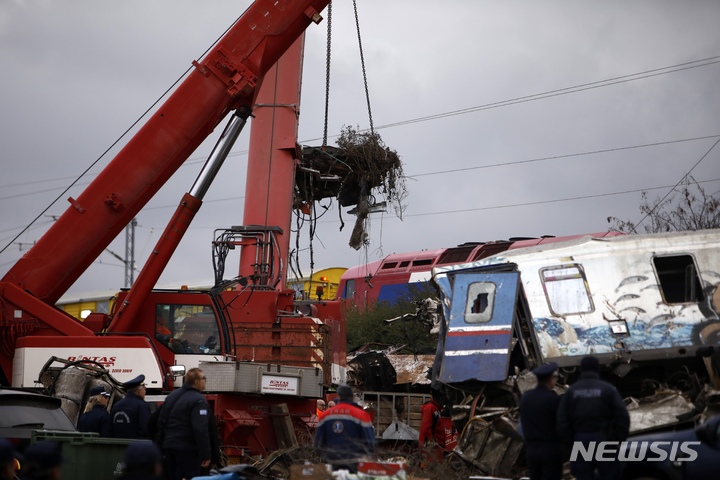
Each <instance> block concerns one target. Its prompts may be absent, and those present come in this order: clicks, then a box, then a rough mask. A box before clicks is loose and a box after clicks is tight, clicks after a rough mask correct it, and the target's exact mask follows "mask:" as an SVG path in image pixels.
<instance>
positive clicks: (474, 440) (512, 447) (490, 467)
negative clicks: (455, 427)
mask: <svg viewBox="0 0 720 480" xmlns="http://www.w3.org/2000/svg"><path fill="white" fill-rule="evenodd" d="M523 446H524V444H523V441H522V437H521V436H520V434H519V433H518V432H517V425H516V424H515V423H514V422H513V421H511V420H509V419H508V418H506V416H501V417H499V418H496V419H495V420H493V421H488V420H485V419H483V418H480V417H475V418H473V419H471V420H470V422H469V423H468V424H467V426H466V427H465V429H464V430H463V435H462V438H461V439H460V443H459V445H458V447H457V448H456V449H455V452H456V453H458V454H459V455H460V457H462V458H463V459H464V460H465V461H467V462H470V463H472V464H473V465H475V466H477V467H478V468H480V469H481V470H482V471H483V472H484V473H486V474H488V475H499V476H504V477H505V476H507V477H511V476H513V475H514V474H515V473H517V471H518V470H520V468H519V467H518V461H519V460H520V458H521V453H522V451H523Z"/></svg>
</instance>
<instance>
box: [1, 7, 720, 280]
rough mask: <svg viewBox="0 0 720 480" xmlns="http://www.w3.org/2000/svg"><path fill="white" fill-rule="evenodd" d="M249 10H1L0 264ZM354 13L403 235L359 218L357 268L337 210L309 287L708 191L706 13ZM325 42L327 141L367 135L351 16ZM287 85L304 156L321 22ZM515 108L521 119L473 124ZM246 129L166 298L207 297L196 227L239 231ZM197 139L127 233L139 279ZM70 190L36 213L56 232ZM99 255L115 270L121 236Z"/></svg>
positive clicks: (339, 18)
mask: <svg viewBox="0 0 720 480" xmlns="http://www.w3.org/2000/svg"><path fill="white" fill-rule="evenodd" d="M249 3H250V2H248V1H239V0H205V1H202V2H198V1H189V0H154V1H147V0H143V1H141V0H123V1H121V2H120V1H115V2H107V1H97V0H66V1H63V2H58V1H48V0H0V64H2V65H3V68H2V69H0V85H1V86H2V88H0V104H1V105H2V120H3V122H2V129H0V145H2V150H1V151H0V152H1V153H0V165H1V167H0V168H1V170H0V172H1V173H2V174H1V175H0V209H2V215H0V248H2V247H4V246H5V245H6V244H7V243H8V242H10V241H11V240H12V239H13V237H15V236H16V235H17V234H18V232H20V231H21V230H22V228H24V227H25V225H27V224H28V223H29V222H30V221H31V220H33V219H34V218H35V217H36V216H37V215H39V214H40V212H42V211H43V209H44V208H45V207H46V206H47V205H48V204H49V203H50V202H52V201H53V200H54V199H55V198H56V197H57V196H58V195H60V193H61V192H62V190H63V188H64V187H65V186H67V185H68V184H69V183H70V182H72V180H73V179H74V178H75V177H76V176H77V175H78V174H80V173H81V172H82V171H83V170H85V169H86V168H87V167H88V166H89V165H90V164H91V163H92V162H93V161H94V160H95V159H96V158H97V157H98V156H99V155H100V154H101V153H102V152H103V151H104V150H105V149H106V148H107V147H108V146H110V145H111V144H112V142H113V141H115V139H116V138H117V137H119V136H120V134H121V133H122V132H123V131H124V130H125V129H126V128H127V127H128V126H130V125H131V124H132V122H133V121H135V119H136V118H137V117H138V116H139V115H140V114H141V113H142V112H143V111H145V109H147V108H148V107H149V106H150V105H151V104H152V102H154V101H155V100H156V99H157V98H158V97H159V96H160V95H161V94H162V93H163V92H164V91H165V90H166V89H167V88H168V87H169V86H170V85H171V84H172V83H173V82H174V81H175V80H176V79H177V78H178V77H179V76H180V75H182V73H183V72H184V71H185V70H186V69H187V68H188V67H189V66H190V64H191V61H192V60H194V59H198V58H200V57H201V55H202V53H203V52H204V51H205V50H206V49H207V48H208V47H209V46H210V45H211V44H212V42H213V41H214V40H216V39H217V38H218V37H219V36H220V35H221V34H222V32H223V31H224V30H225V29H226V28H227V27H228V26H229V25H230V24H231V22H232V21H233V20H234V19H235V18H236V17H237V16H238V15H240V13H242V11H243V10H244V9H245V8H247V6H248V5H249ZM357 4H358V12H359V16H360V27H361V31H362V42H363V50H364V54H365V63H366V70H367V78H368V84H369V91H370V100H371V104H372V114H373V120H374V125H375V127H376V128H377V129H378V132H379V133H380V134H381V135H382V138H383V140H384V141H385V143H386V144H387V145H388V146H389V147H390V148H392V149H394V150H396V151H397V152H398V154H399V155H400V156H401V158H402V160H403V162H404V169H405V173H406V175H407V176H408V177H409V178H408V180H407V187H408V190H409V196H408V198H407V199H406V203H407V209H406V211H405V217H404V220H403V221H400V220H398V219H397V218H396V217H395V216H394V215H393V214H392V213H389V214H385V215H377V214H376V215H374V216H373V218H372V222H371V230H370V234H371V242H372V243H371V245H370V246H369V247H368V249H367V250H364V249H363V250H361V251H359V252H357V251H355V250H352V249H351V248H350V247H348V239H349V236H350V231H351V229H352V218H351V217H350V216H348V215H347V214H345V215H344V218H345V221H346V227H345V229H344V230H343V231H342V232H340V231H339V226H340V223H339V221H338V215H337V212H336V211H335V209H334V208H335V206H334V205H333V208H332V210H331V211H330V212H329V213H328V214H327V215H326V216H324V217H323V218H322V219H321V220H320V221H319V224H318V231H317V236H316V240H315V244H314V251H315V268H316V269H320V268H325V267H332V266H343V267H350V266H355V265H359V264H361V263H364V262H366V261H374V260H377V259H379V258H381V257H382V256H384V255H387V254H390V253H399V252H407V251H415V250H421V249H436V248H441V247H447V246H452V245H456V244H459V243H463V242H467V241H484V240H497V239H504V238H508V237H512V236H538V235H558V236H559V235H570V234H576V233H587V232H597V231H604V230H606V229H607V228H608V223H607V221H606V218H607V217H608V216H617V217H620V218H625V219H630V220H634V221H637V220H639V219H640V214H639V210H638V206H639V204H640V191H641V190H650V193H649V195H650V198H655V197H659V196H662V195H664V194H665V193H666V192H667V190H668V187H667V186H670V185H674V184H676V183H677V182H678V181H679V180H680V179H681V178H682V177H683V176H684V175H685V174H686V173H688V172H689V171H690V170H691V169H692V175H693V176H694V178H695V179H696V180H698V181H700V182H706V183H703V186H704V187H705V188H706V189H707V190H708V192H709V193H714V192H717V191H718V190H719V189H720V180H718V179H720V147H717V148H715V149H712V146H713V144H715V143H716V142H717V141H718V139H719V138H720V91H719V89H718V85H720V63H718V62H719V61H720V29H718V28H717V23H718V19H720V2H718V1H716V0H704V1H703V0H690V1H687V2H677V1H670V0H645V1H616V0H611V1H603V2H597V1H595V2H590V1H575V0H573V1H570V0H567V1H532V2H530V1H513V0H510V1H500V0H497V1H480V0H472V1H471V0H464V1H449V0H446V1H443V2H438V1H435V2H431V1H427V0H414V1H410V0H392V1H387V0H386V1H382V2H381V1H377V0H358V1H357ZM333 33H334V40H333V52H332V59H333V63H332V76H331V78H332V85H331V96H330V128H329V131H330V134H331V135H335V134H337V133H339V131H340V129H341V127H342V126H343V125H355V126H358V127H360V128H367V127H368V125H369V123H368V114H367V108H366V102H365V93H364V90H363V78H362V72H361V68H360V61H359V53H358V46H357V34H356V32H355V22H354V17H353V9H352V2H349V1H337V2H335V5H334V11H333ZM703 60H704V61H703ZM607 80H610V81H608V82H605V81H607ZM595 82H603V83H595ZM577 86H583V87H582V88H577V89H571V90H565V89H568V88H570V87H577ZM302 88H303V90H302V92H303V96H302V105H301V115H300V134H299V141H300V142H301V143H304V144H310V145H319V144H320V143H321V141H320V140H319V139H320V138H321V137H322V128H323V106H324V94H325V25H324V24H321V25H319V26H316V25H313V26H311V27H310V29H309V31H308V34H307V38H306V45H305V65H304V74H303V87H302ZM549 92H554V93H550V94H547V93H549ZM543 94H547V95H543ZM533 95H539V97H537V98H535V97H531V99H527V98H526V97H529V96H533ZM515 99H526V100H532V101H521V102H508V103H509V104H501V105H500V106H497V107H496V108H483V107H484V106H492V105H494V104H496V103H497V102H507V101H511V100H515ZM463 110H467V111H466V112H465V113H462V114H460V113H452V112H458V111H463ZM443 114H447V115H443ZM434 116H440V118H430V119H425V117H434ZM423 119H424V120H423ZM248 132H249V129H246V131H245V132H244V133H243V134H242V136H241V138H240V139H239V141H238V142H237V144H236V146H235V149H234V151H233V154H231V157H230V158H229V159H228V162H226V165H225V166H224V167H223V171H222V174H221V176H220V177H221V178H220V179H219V180H218V182H217V183H216V184H214V185H213V186H212V187H211V189H210V191H209V193H208V195H207V196H206V197H205V204H204V206H203V208H202V209H201V211H200V212H199V214H198V216H197V217H196V220H195V223H194V225H193V226H192V227H191V229H190V231H189V233H188V235H187V237H186V238H185V239H184V240H183V242H182V243H181V245H180V248H179V249H178V251H177V253H176V255H175V257H174V259H173V261H172V262H171V263H170V265H169V266H168V269H167V270H166V272H165V274H164V275H163V277H162V278H161V280H160V284H161V285H178V284H181V283H191V284H197V283H209V282H210V281H211V278H212V262H211V251H210V242H211V240H212V234H213V230H214V229H215V228H218V227H226V226H230V225H238V224H242V212H243V201H244V199H243V194H244V188H245V168H246V164H247V155H246V153H245V152H246V150H247V139H248ZM214 141H215V139H214V138H211V139H209V141H207V142H206V143H204V144H203V145H202V146H201V147H200V148H199V149H198V151H197V152H195V154H193V155H192V156H191V158H190V160H189V161H188V162H187V165H186V166H184V167H182V168H181V169H180V170H179V171H178V173H177V174H176V175H175V176H174V177H173V178H172V179H171V180H170V182H169V183H168V184H167V185H166V186H165V187H164V188H163V189H162V190H161V192H160V193H159V194H158V195H157V196H156V197H155V198H154V199H153V200H152V201H151V202H150V203H149V204H148V206H147V207H146V208H145V209H143V210H142V211H141V212H140V214H139V215H138V217H137V219H138V222H139V227H138V229H137V239H136V258H137V262H138V264H139V265H138V267H141V266H142V263H144V261H145V259H146V258H147V256H148V254H149V252H150V249H151V248H152V246H153V245H154V244H155V242H156V241H157V239H158V236H159V233H160V232H161V231H162V230H163V228H164V226H165V224H166V223H167V221H168V219H169V218H170V216H171V215H172V213H173V211H174V210H175V207H176V206H177V204H178V202H179V200H180V198H181V196H182V194H183V193H184V192H186V191H187V190H188V189H189V188H190V186H191V185H192V182H193V180H194V179H195V177H196V175H197V173H198V171H199V168H200V166H201V164H202V161H203V160H204V157H205V155H207V153H208V152H209V150H210V148H211V147H212V145H213V144H214ZM332 142H333V139H332V138H331V139H330V143H332ZM645 145H652V146H645ZM630 147H637V148H630ZM607 150H612V151H607ZM599 151H604V152H600V153H589V152H599ZM708 152H709V153H708ZM706 154H707V155H706ZM548 157H553V158H549V159H547V160H539V159H545V158H548ZM703 157H704V158H703ZM111 158H112V157H111V156H109V157H108V158H107V159H105V160H103V161H101V162H100V165H104V164H106V163H107V162H108V161H109V160H110V159H111ZM701 159H702V161H700V160H701ZM698 162H699V163H698ZM498 164H508V165H499V166H495V165H498ZM696 164H697V165H696ZM693 167H694V168H693ZM99 168H100V167H97V168H95V169H93V170H92V171H91V175H90V176H89V177H87V179H83V180H81V181H80V182H79V185H83V184H87V183H88V182H89V181H90V180H91V179H92V178H94V175H93V173H95V174H96V173H97V171H99ZM711 180H712V181H711ZM79 188H81V187H75V188H73V189H71V190H70V192H68V193H67V194H65V195H63V196H62V198H61V200H60V201H58V202H57V204H56V205H54V206H53V207H52V208H50V209H49V211H48V214H52V215H59V214H61V213H62V212H63V211H64V210H65V209H66V208H67V205H68V204H67V202H66V201H65V199H66V198H67V197H68V196H74V197H76V196H77V195H78V193H79V191H80V189H79ZM622 192H628V193H622ZM324 203H326V204H327V203H328V202H324ZM51 222H52V219H51V218H50V217H46V216H43V217H41V218H40V219H39V220H38V222H37V223H36V225H35V226H34V227H32V228H30V229H29V230H28V231H27V232H25V233H24V234H22V235H21V236H20V237H19V238H18V239H17V240H16V242H19V243H21V244H22V245H20V244H13V245H11V246H10V247H8V248H7V249H6V250H5V252H3V253H2V254H0V274H4V273H5V272H6V271H7V270H8V269H9V268H10V267H11V266H12V264H13V263H14V262H15V261H16V260H17V259H18V258H19V257H20V256H21V255H22V253H23V251H22V249H26V248H27V247H26V244H29V243H32V242H33V241H34V240H36V239H37V238H39V237H40V236H41V235H42V233H43V232H44V231H45V229H46V228H47V227H48V225H49V224H50V223H51ZM302 238H303V239H305V238H307V233H304V234H303V235H302ZM293 243H294V242H293ZM303 247H307V242H306V241H305V240H303ZM109 248H110V249H111V250H113V251H114V252H117V253H121V254H122V253H123V252H124V236H121V237H120V238H118V239H117V240H116V241H115V242H114V243H113V244H112V245H110V247H109ZM303 255H304V260H303V268H304V273H305V274H307V273H309V267H308V265H309V259H308V255H307V253H306V252H304V253H303ZM123 278H124V274H123V268H122V266H121V265H120V262H119V261H118V260H116V259H115V258H114V257H113V256H112V255H110V254H109V253H104V254H103V255H101V257H100V258H99V259H98V260H97V261H96V262H95V264H93V266H92V267H91V268H90V269H89V270H88V271H87V273H86V274H85V275H84V276H83V277H82V278H81V279H80V280H79V281H78V282H77V283H76V284H75V285H74V286H73V287H72V288H71V290H70V292H69V293H72V294H81V293H89V292H95V291H99V290H104V289H117V288H119V287H121V286H122V285H123Z"/></svg>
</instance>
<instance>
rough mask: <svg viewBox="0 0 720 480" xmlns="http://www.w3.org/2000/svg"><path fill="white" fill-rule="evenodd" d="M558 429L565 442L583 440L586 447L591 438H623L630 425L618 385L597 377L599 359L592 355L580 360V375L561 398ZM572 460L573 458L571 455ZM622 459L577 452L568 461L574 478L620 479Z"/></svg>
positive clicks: (592, 440) (614, 439)
mask: <svg viewBox="0 0 720 480" xmlns="http://www.w3.org/2000/svg"><path fill="white" fill-rule="evenodd" d="M557 429H558V433H559V434H560V436H561V437H562V439H563V440H564V441H566V442H568V443H571V442H582V443H583V445H584V449H585V451H587V450H588V448H589V443H590V442H596V445H597V444H598V443H600V442H605V441H623V440H625V439H626V438H627V436H628V431H629V429H630V416H629V414H628V411H627V407H626V406H625V402H623V399H622V397H621V396H620V393H619V392H618V391H617V389H616V388H615V387H614V386H613V385H611V384H609V383H608V382H605V381H603V380H600V362H599V361H598V359H597V358H595V357H585V358H583V359H582V360H581V361H580V378H579V379H578V381H577V382H575V384H574V385H573V386H571V387H570V389H568V391H567V393H566V394H565V395H563V397H562V399H561V400H560V407H559V408H558V415H557ZM571 460H572V459H571ZM621 467H622V463H621V462H618V461H597V460H596V458H595V456H593V458H592V459H591V460H586V459H585V458H584V457H583V456H582V455H579V456H578V458H576V459H575V461H571V462H570V471H571V472H572V474H573V475H574V476H575V478H576V479H577V480H590V479H595V478H602V479H603V480H614V479H619V478H620V476H621V474H622V468H621Z"/></svg>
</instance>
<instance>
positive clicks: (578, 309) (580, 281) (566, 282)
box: [540, 264, 594, 315]
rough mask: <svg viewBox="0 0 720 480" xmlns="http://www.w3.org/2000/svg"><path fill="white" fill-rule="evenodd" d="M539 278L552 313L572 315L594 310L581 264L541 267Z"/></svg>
mask: <svg viewBox="0 0 720 480" xmlns="http://www.w3.org/2000/svg"><path fill="white" fill-rule="evenodd" d="M540 279H541V280H542V284H543V289H544V290H545V298H546V299H547V302H548V306H549V307H550V311H551V312H552V313H553V314H555V315H572V314H578V313H588V312H592V311H593V310H594V307H593V303H592V299H591V297H590V289H589V287H588V284H587V281H585V272H584V271H583V269H582V266H581V265H577V264H575V265H563V266H560V267H551V268H543V269H541V270H540Z"/></svg>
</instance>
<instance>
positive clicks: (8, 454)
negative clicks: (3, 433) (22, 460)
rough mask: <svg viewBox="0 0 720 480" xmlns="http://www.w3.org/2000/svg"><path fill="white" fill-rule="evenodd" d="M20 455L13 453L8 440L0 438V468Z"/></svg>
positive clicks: (13, 450)
mask: <svg viewBox="0 0 720 480" xmlns="http://www.w3.org/2000/svg"><path fill="white" fill-rule="evenodd" d="M19 457H20V455H18V453H17V452H16V451H15V449H14V448H13V446H12V443H10V441H9V440H7V439H5V438H0V466H3V465H7V464H8V463H10V462H11V461H12V460H13V459H15V458H19Z"/></svg>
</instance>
